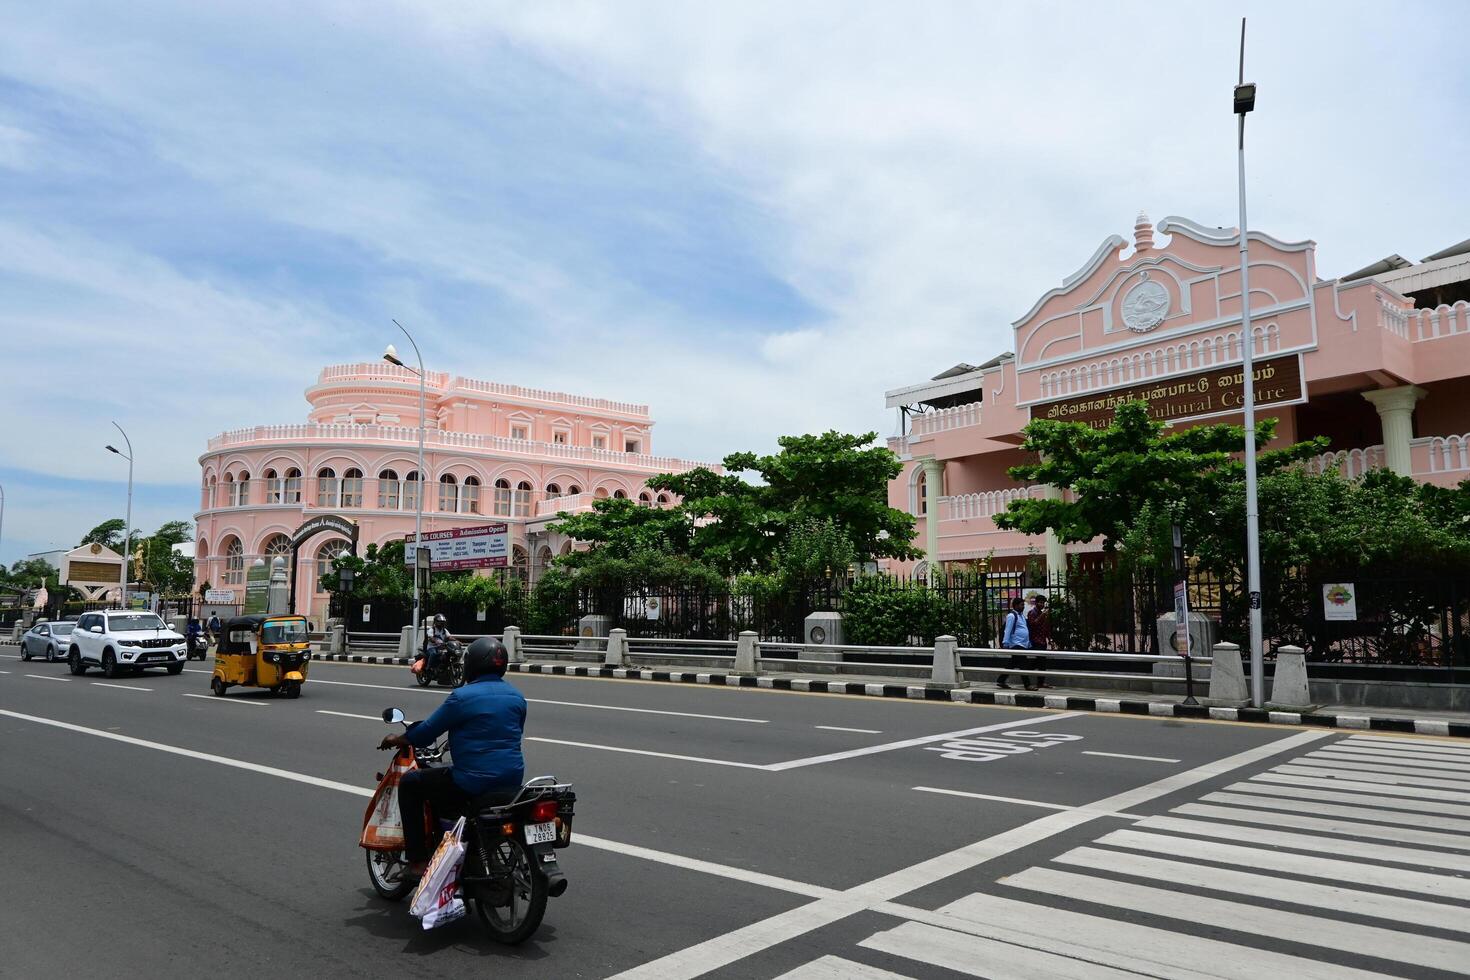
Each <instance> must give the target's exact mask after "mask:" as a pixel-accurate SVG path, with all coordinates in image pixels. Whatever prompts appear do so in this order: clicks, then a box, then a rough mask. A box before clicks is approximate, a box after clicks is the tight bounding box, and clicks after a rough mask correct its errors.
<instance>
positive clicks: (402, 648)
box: [398, 626, 418, 662]
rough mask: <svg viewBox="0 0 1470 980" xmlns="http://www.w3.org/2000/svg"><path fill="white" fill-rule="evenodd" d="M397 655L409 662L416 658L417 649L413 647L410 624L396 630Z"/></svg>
mask: <svg viewBox="0 0 1470 980" xmlns="http://www.w3.org/2000/svg"><path fill="white" fill-rule="evenodd" d="M398 655H399V656H400V657H403V658H404V659H406V660H408V661H410V662H412V661H414V660H417V659H418V651H416V650H414V648H413V627H412V626H405V627H403V629H401V630H399V631H398Z"/></svg>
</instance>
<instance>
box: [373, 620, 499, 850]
mask: <svg viewBox="0 0 1470 980" xmlns="http://www.w3.org/2000/svg"><path fill="white" fill-rule="evenodd" d="M508 660H509V658H508V656H507V654H506V652H505V647H504V645H502V644H501V642H500V641H499V640H497V639H495V637H493V636H482V637H480V638H479V639H478V640H476V641H475V642H473V643H471V644H470V646H469V649H468V650H466V651H465V656H464V674H465V684H464V686H463V687H460V688H456V689H455V690H453V691H451V692H450V693H449V696H448V697H447V698H445V699H444V703H443V704H441V705H440V706H439V707H438V709H437V710H435V711H434V713H433V714H431V715H429V717H428V718H426V719H424V720H423V721H421V722H419V723H417V724H415V725H413V726H412V727H410V728H409V730H408V731H407V732H406V733H405V734H403V735H389V736H388V737H387V738H385V739H383V743H382V744H381V745H379V746H378V748H380V749H401V748H404V747H406V746H410V745H411V746H413V747H415V748H420V749H422V748H427V747H428V746H430V745H432V744H434V741H435V740H436V739H438V738H439V736H441V735H443V734H445V733H446V732H447V733H448V734H449V752H450V754H451V755H452V756H453V759H454V764H453V765H452V766H441V767H435V768H433V769H415V770H414V771H412V772H410V773H407V774H405V775H404V777H403V779H402V781H400V782H399V784H398V807H399V812H400V813H402V815H403V841H404V850H405V852H406V854H405V856H406V857H407V860H408V870H407V873H408V875H409V876H410V877H420V876H422V875H423V873H424V870H425V869H426V868H427V867H428V863H429V856H430V854H429V846H428V840H427V838H426V835H425V832H424V804H425V803H428V804H430V805H431V806H433V807H434V808H435V809H436V810H438V811H440V812H447V811H448V810H451V809H453V808H455V807H457V806H460V805H463V804H464V803H465V802H467V801H469V800H471V799H473V798H475V797H478V796H482V795H484V794H487V793H503V794H504V795H505V797H506V798H507V799H508V798H509V797H510V796H512V795H514V794H515V793H516V792H517V791H518V790H519V789H520V788H521V783H522V782H523V780H524V777H525V768H526V763H525V759H524V757H523V756H522V755H521V733H522V732H523V731H524V729H525V726H526V699H525V698H524V697H523V696H522V695H521V692H520V691H518V690H516V689H515V688H514V687H512V686H511V685H510V684H508V683H507V682H506V680H505V668H506V664H507V662H508Z"/></svg>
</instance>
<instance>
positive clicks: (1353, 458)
mask: <svg viewBox="0 0 1470 980" xmlns="http://www.w3.org/2000/svg"><path fill="white" fill-rule="evenodd" d="M1385 463H1386V460H1385V456H1384V451H1383V447H1382V446H1367V447H1365V448H1363V449H1339V450H1337V451H1336V452H1327V453H1323V454H1322V455H1320V456H1313V457H1312V458H1311V459H1309V460H1306V461H1305V462H1304V463H1303V464H1302V465H1303V466H1304V467H1306V469H1307V470H1308V471H1309V472H1312V473H1326V472H1327V471H1328V470H1336V471H1337V472H1338V473H1340V474H1342V475H1343V476H1345V477H1347V478H1348V479H1350V480H1351V479H1356V478H1357V477H1360V476H1362V475H1363V474H1365V473H1367V472H1368V471H1369V470H1376V469H1381V468H1383V466H1384V465H1385Z"/></svg>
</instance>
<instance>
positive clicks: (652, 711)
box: [526, 698, 770, 725]
mask: <svg viewBox="0 0 1470 980" xmlns="http://www.w3.org/2000/svg"><path fill="white" fill-rule="evenodd" d="M526 701H527V702H529V703H530V704H556V705H561V706H562V707H564V708H596V709H598V710H600V711H631V712H635V713H637V714H642V715H672V716H674V717H676V718H703V719H705V720H707V721H740V722H744V723H746V724H747V725H769V724H770V722H769V721H767V720H766V719H764V718H732V717H731V716H729V715H701V714H696V713H694V712H692V711H660V710H658V709H656V708H625V707H622V706H621V705H616V704H585V703H583V702H581V701H548V700H546V699H544V698H526Z"/></svg>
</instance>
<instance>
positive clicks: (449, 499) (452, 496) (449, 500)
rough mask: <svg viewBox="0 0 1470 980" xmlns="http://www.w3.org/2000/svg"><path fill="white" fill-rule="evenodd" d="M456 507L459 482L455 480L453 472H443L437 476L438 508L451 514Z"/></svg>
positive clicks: (457, 505)
mask: <svg viewBox="0 0 1470 980" xmlns="http://www.w3.org/2000/svg"><path fill="white" fill-rule="evenodd" d="M458 509H459V484H458V483H456V482H455V480H454V474H453V473H445V474H444V475H443V476H441V477H439V510H440V511H441V512H442V513H445V514H453V513H454V512H455V511H456V510H458Z"/></svg>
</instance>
